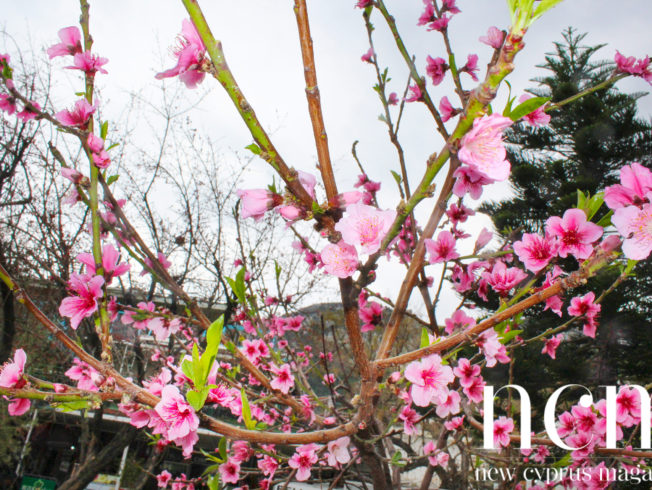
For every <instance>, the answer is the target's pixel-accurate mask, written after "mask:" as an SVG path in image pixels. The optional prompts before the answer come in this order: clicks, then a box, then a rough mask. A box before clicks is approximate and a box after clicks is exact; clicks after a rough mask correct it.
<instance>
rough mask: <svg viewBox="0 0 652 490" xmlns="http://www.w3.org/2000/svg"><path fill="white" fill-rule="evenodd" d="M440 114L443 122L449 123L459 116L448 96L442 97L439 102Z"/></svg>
mask: <svg viewBox="0 0 652 490" xmlns="http://www.w3.org/2000/svg"><path fill="white" fill-rule="evenodd" d="M439 114H440V115H441V120H442V122H446V121H448V120H449V119H450V118H451V117H453V116H455V114H457V111H456V110H455V109H454V108H453V105H452V104H451V103H450V101H449V100H448V97H446V96H444V97H442V98H441V100H440V101H439Z"/></svg>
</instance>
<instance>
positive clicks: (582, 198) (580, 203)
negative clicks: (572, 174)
mask: <svg viewBox="0 0 652 490" xmlns="http://www.w3.org/2000/svg"><path fill="white" fill-rule="evenodd" d="M586 200H587V197H586V195H584V193H583V192H582V191H581V190H579V189H577V209H584V208H586Z"/></svg>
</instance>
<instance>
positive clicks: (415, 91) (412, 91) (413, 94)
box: [405, 84, 423, 102]
mask: <svg viewBox="0 0 652 490" xmlns="http://www.w3.org/2000/svg"><path fill="white" fill-rule="evenodd" d="M408 92H409V94H408V96H407V97H406V98H405V102H418V101H421V100H423V94H422V93H421V88H420V87H419V86H418V85H416V84H415V85H410V86H409V87H408Z"/></svg>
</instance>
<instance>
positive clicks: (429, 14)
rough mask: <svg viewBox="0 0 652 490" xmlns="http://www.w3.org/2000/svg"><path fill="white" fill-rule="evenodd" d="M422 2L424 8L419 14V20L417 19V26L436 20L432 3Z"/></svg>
mask: <svg viewBox="0 0 652 490" xmlns="http://www.w3.org/2000/svg"><path fill="white" fill-rule="evenodd" d="M424 3H425V4H426V9H425V10H424V11H423V13H422V14H421V15H420V16H419V20H418V21H417V25H418V26H425V25H426V24H430V23H431V22H434V21H435V20H437V15H436V14H435V7H434V5H433V4H432V3H431V2H430V1H427V2H424Z"/></svg>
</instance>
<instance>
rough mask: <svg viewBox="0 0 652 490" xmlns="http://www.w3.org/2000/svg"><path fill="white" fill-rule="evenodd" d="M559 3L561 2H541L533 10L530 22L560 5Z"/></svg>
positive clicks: (549, 0) (554, 0)
mask: <svg viewBox="0 0 652 490" xmlns="http://www.w3.org/2000/svg"><path fill="white" fill-rule="evenodd" d="M561 1H562V0H541V1H540V2H539V6H538V7H537V8H536V9H535V10H534V13H533V14H532V20H533V21H534V20H537V19H538V18H539V17H541V16H542V15H543V14H545V13H546V12H547V11H548V10H550V9H551V8H553V7H554V6H555V5H557V4H558V3H561Z"/></svg>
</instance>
